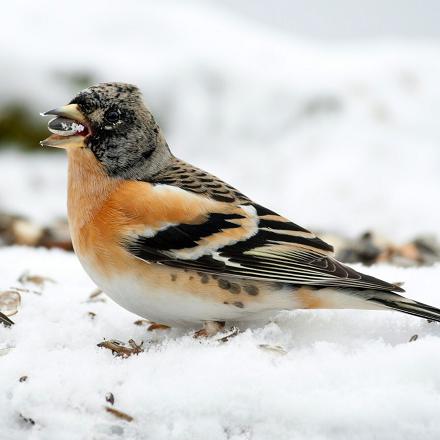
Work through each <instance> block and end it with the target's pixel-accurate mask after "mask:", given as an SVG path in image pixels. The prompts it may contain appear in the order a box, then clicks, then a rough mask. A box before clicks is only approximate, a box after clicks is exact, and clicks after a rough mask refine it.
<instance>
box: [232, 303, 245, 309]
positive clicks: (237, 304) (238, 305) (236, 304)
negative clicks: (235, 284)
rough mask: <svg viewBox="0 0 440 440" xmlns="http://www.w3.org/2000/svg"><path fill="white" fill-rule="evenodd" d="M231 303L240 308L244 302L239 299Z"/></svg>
mask: <svg viewBox="0 0 440 440" xmlns="http://www.w3.org/2000/svg"><path fill="white" fill-rule="evenodd" d="M233 304H234V306H235V307H238V308H239V309H242V308H243V307H244V304H243V303H242V302H241V301H235V302H234V303H233Z"/></svg>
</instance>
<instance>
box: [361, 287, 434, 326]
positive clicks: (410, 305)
mask: <svg viewBox="0 0 440 440" xmlns="http://www.w3.org/2000/svg"><path fill="white" fill-rule="evenodd" d="M362 293H363V294H362V296H364V298H365V299H366V300H367V301H370V302H371V303H373V304H375V305H379V306H382V307H381V308H385V309H390V310H396V311H398V312H402V313H407V314H408V315H414V316H418V317H419V318H425V319H429V320H431V321H437V322H440V309H437V308H436V307H432V306H429V305H427V304H423V303H421V302H418V301H414V300H412V299H409V298H405V297H404V296H401V295H398V294H397V293H391V292H382V291H375V290H366V291H364V292H362Z"/></svg>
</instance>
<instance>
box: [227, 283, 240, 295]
mask: <svg viewBox="0 0 440 440" xmlns="http://www.w3.org/2000/svg"><path fill="white" fill-rule="evenodd" d="M229 292H231V293H235V294H236V293H240V292H241V287H240V286H239V285H238V284H236V283H231V287H230V288H229Z"/></svg>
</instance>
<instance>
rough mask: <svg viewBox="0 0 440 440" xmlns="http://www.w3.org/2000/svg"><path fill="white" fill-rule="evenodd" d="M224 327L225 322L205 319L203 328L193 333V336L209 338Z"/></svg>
mask: <svg viewBox="0 0 440 440" xmlns="http://www.w3.org/2000/svg"><path fill="white" fill-rule="evenodd" d="M224 328H225V323H224V322H222V321H205V322H204V323H203V328H202V329H200V330H198V331H196V332H195V333H194V336H193V337H194V338H196V339H199V338H209V337H211V336H215V335H216V334H217V333H218V332H219V331H221V330H223V329H224Z"/></svg>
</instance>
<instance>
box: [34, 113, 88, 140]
mask: <svg viewBox="0 0 440 440" xmlns="http://www.w3.org/2000/svg"><path fill="white" fill-rule="evenodd" d="M49 115H53V116H57V117H56V118H54V119H51V120H50V121H49V123H48V129H49V131H50V132H52V133H53V134H52V135H51V136H49V137H48V138H47V139H44V141H41V142H40V144H41V146H43V147H56V148H84V147H85V146H86V144H85V139H86V137H87V136H88V135H89V134H90V128H89V124H88V121H87V119H86V117H85V116H84V115H83V114H82V112H81V111H80V109H79V107H78V105H77V104H69V105H65V106H64V107H58V108H55V109H53V110H49V111H47V112H45V113H41V116H49Z"/></svg>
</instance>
